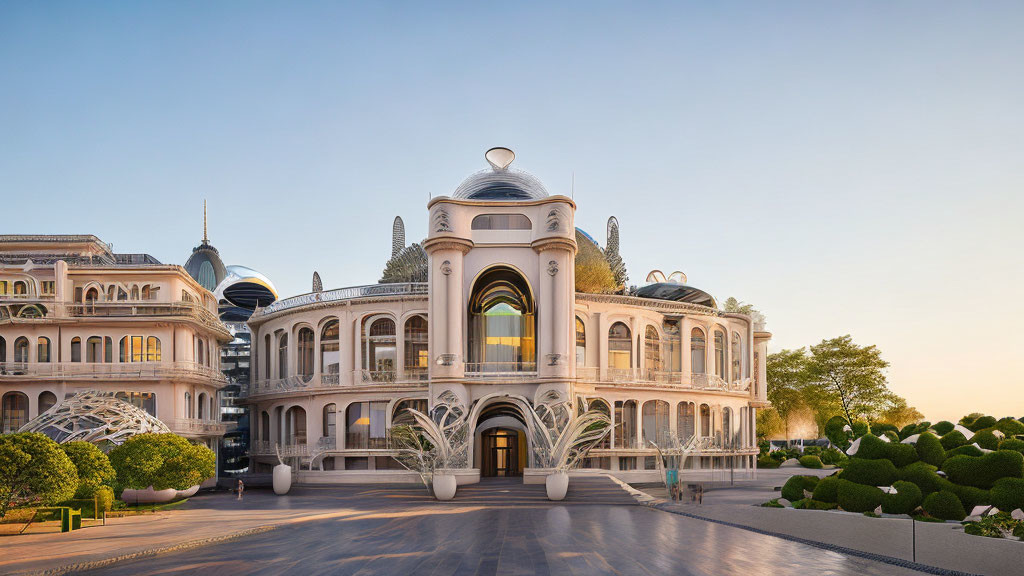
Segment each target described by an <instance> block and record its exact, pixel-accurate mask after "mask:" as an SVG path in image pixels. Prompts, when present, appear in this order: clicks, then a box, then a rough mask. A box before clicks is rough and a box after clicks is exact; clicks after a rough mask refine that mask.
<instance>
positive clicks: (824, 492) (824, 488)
mask: <svg viewBox="0 0 1024 576" xmlns="http://www.w3.org/2000/svg"><path fill="white" fill-rule="evenodd" d="M842 482H843V480H840V479H839V477H838V476H826V477H824V478H822V479H821V480H818V484H817V485H815V486H814V492H813V496H812V497H813V498H814V499H815V500H817V501H819V502H838V501H839V484H840V483H842Z"/></svg>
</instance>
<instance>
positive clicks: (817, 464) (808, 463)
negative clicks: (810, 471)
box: [800, 456, 822, 469]
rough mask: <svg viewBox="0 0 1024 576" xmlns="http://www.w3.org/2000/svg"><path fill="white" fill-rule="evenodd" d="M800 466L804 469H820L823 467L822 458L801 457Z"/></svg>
mask: <svg viewBox="0 0 1024 576" xmlns="http://www.w3.org/2000/svg"><path fill="white" fill-rule="evenodd" d="M800 465H801V466H803V467H804V468H815V469H820V468H821V467H822V466H821V458H818V457H817V456H801V457H800Z"/></svg>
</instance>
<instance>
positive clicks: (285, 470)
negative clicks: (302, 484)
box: [274, 464, 292, 496]
mask: <svg viewBox="0 0 1024 576" xmlns="http://www.w3.org/2000/svg"><path fill="white" fill-rule="evenodd" d="M291 489H292V467H291V466H289V465H287V464H278V465H277V466H274V494H277V495H278V496H283V495H285V494H287V493H288V491H289V490H291Z"/></svg>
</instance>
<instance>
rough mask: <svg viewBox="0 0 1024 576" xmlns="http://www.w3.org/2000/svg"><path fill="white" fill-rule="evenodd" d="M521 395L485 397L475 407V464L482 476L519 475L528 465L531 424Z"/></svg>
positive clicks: (473, 416)
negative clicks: (528, 424) (519, 396)
mask: <svg viewBox="0 0 1024 576" xmlns="http://www.w3.org/2000/svg"><path fill="white" fill-rule="evenodd" d="M523 402H526V400H525V399H522V398H513V397H509V396H503V397H496V398H486V399H482V400H480V401H479V403H478V404H477V406H476V407H475V409H474V410H473V414H472V419H471V423H472V425H473V467H474V468H477V469H479V470H480V476H481V477H482V478H493V477H499V478H500V477H517V476H522V475H523V470H524V469H525V468H526V467H527V466H528V465H529V457H528V454H529V449H530V440H529V427H528V426H527V424H526V418H525V417H524V415H523V407H522V406H523V405H522V404H521V403H523Z"/></svg>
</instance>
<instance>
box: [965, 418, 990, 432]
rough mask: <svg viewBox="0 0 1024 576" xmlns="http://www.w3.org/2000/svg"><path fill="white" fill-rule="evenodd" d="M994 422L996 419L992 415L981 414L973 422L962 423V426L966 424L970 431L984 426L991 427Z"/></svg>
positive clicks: (981, 428)
mask: <svg viewBox="0 0 1024 576" xmlns="http://www.w3.org/2000/svg"><path fill="white" fill-rule="evenodd" d="M996 422H997V421H996V419H995V417H993V416H982V417H981V418H978V419H976V420H975V421H974V422H971V423H970V424H964V426H967V429H968V430H970V431H971V432H977V431H979V430H984V429H985V428H991V427H993V426H995V425H996Z"/></svg>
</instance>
